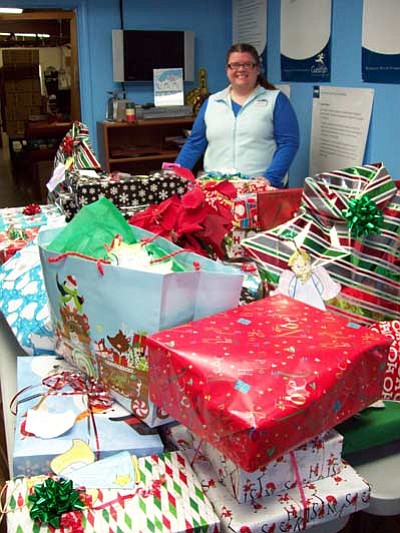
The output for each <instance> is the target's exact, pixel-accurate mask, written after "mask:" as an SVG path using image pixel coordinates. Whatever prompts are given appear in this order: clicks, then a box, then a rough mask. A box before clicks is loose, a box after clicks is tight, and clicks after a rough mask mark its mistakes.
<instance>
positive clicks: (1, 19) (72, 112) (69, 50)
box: [0, 8, 81, 207]
mask: <svg viewBox="0 0 400 533" xmlns="http://www.w3.org/2000/svg"><path fill="white" fill-rule="evenodd" d="M3 34H5V35H3ZM21 34H25V35H24V36H22V35H21ZM26 34H28V35H29V37H28V36H26ZM43 36H46V37H43ZM0 48H2V49H3V50H4V49H6V50H7V51H13V50H19V49H21V48H22V49H23V50H24V51H25V50H26V51H27V57H30V56H29V53H33V51H34V50H37V51H38V53H40V52H41V51H42V52H41V57H43V56H45V55H46V54H45V50H46V51H51V50H52V51H53V52H52V53H53V55H54V54H56V55H57V57H58V51H59V52H60V57H61V56H62V58H63V60H62V61H61V63H59V65H58V67H60V68H59V70H60V72H58V73H57V75H58V84H59V87H60V90H56V91H54V92H55V93H56V94H57V96H56V98H57V99H58V103H57V105H56V106H54V100H53V106H51V105H50V107H49V100H50V98H49V94H48V90H47V89H48V88H49V87H50V86H51V85H50V82H51V81H53V82H54V79H53V80H52V78H51V75H52V72H51V69H50V72H49V71H48V70H47V71H46V72H45V69H44V68H43V69H42V68H41V69H40V72H41V76H40V78H41V93H42V95H43V100H42V105H41V112H40V113H39V114H38V111H37V110H38V107H37V106H35V107H34V108H32V113H31V114H30V116H29V119H28V117H22V113H23V112H29V110H28V108H25V107H23V108H22V109H21V106H20V105H19V104H20V102H21V101H22V102H23V106H25V105H27V101H29V98H30V96H29V95H28V94H27V93H24V94H22V93H21V94H20V95H19V96H14V97H13V103H12V105H14V106H15V111H14V108H11V109H10V105H9V106H8V107H9V113H8V119H16V118H17V117H18V118H24V121H25V124H21V121H19V122H18V125H19V129H18V131H17V132H16V131H15V130H13V131H12V134H11V133H10V132H8V131H7V117H6V114H5V109H4V103H5V100H6V99H7V98H6V95H5V93H4V76H3V74H4V65H3V67H2V68H1V70H2V76H1V77H2V90H1V104H2V118H3V120H2V125H3V128H2V130H3V132H2V133H1V135H0V137H1V140H2V148H0V152H1V160H0V188H1V190H2V194H1V195H0V207H7V206H12V205H22V204H21V201H24V200H25V201H26V200H27V199H28V200H29V201H43V200H44V199H45V198H44V195H45V190H46V189H45V187H43V185H44V184H45V183H47V181H48V178H50V175H51V171H52V162H53V160H54V156H55V152H56V149H57V147H58V145H57V142H58V141H59V140H61V139H55V138H54V129H52V130H51V137H50V132H49V137H48V138H46V127H45V128H44V130H43V129H40V135H39V138H37V139H35V135H36V134H35V133H32V131H35V130H36V126H37V125H38V124H37V123H35V122H34V121H36V120H38V121H39V120H43V125H44V126H45V124H44V122H45V121H46V114H47V116H48V121H49V122H51V123H52V124H53V123H54V122H63V123H64V122H65V123H67V122H71V121H74V120H80V119H81V105H80V86H79V69H78V46H77V21H76V12H75V11H74V10H62V9H34V8H32V9H24V12H23V13H21V14H20V15H13V14H0ZM29 51H31V52H29ZM64 52H65V54H64ZM64 55H65V57H64ZM47 57H51V54H48V56H47ZM48 62H49V61H47V63H48ZM47 66H48V65H47ZM65 67H66V68H65ZM14 68H16V67H14ZM55 70H57V69H55ZM61 74H62V75H63V76H64V78H63V85H62V87H61V84H60V76H61ZM56 80H57V78H56ZM56 84H57V81H56ZM10 94H11V92H10ZM51 98H53V96H52V97H51ZM26 99H27V100H26ZM9 100H10V98H9ZM50 104H51V102H50ZM60 108H61V111H63V110H67V112H66V113H64V114H63V113H61V112H60ZM53 110H54V111H55V112H54V114H53ZM56 111H57V112H56ZM25 114H26V113H25ZM53 115H54V116H53ZM30 119H32V120H30ZM25 126H26V127H25ZM32 126H33V127H32ZM57 129H58V128H57ZM61 130H62V128H61ZM9 133H10V134H9ZM31 137H32V138H31ZM50 141H51V143H50ZM7 176H8V178H7Z"/></svg>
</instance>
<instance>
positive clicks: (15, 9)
mask: <svg viewBox="0 0 400 533" xmlns="http://www.w3.org/2000/svg"><path fill="white" fill-rule="evenodd" d="M22 12H23V9H21V8H19V7H0V13H8V14H10V15H11V14H13V15H20V14H21V13H22Z"/></svg>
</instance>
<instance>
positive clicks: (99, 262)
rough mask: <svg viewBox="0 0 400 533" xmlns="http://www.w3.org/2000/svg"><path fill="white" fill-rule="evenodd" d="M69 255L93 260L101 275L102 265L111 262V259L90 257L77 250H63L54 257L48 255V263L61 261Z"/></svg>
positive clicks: (102, 273) (102, 272)
mask: <svg viewBox="0 0 400 533" xmlns="http://www.w3.org/2000/svg"><path fill="white" fill-rule="evenodd" d="M69 256H73V257H79V258H80V259H87V260H88V261H94V262H95V263H96V265H97V270H98V271H99V273H100V274H101V275H102V276H104V268H103V265H110V264H111V261H108V260H107V259H98V258H96V257H90V256H89V255H84V254H81V253H79V252H64V253H63V254H60V255H57V256H56V257H49V258H48V259H47V261H48V263H58V262H59V261H62V260H63V259H66V258H67V257H69Z"/></svg>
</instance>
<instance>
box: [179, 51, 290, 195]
mask: <svg viewBox="0 0 400 533" xmlns="http://www.w3.org/2000/svg"><path fill="white" fill-rule="evenodd" d="M226 74H227V76H228V80H229V82H230V85H229V86H228V87H227V88H226V89H224V90H222V91H220V92H217V93H216V94H213V95H211V96H210V97H209V98H208V99H207V100H206V101H205V102H204V103H203V105H202V107H201V108H200V111H199V114H198V116H197V118H196V120H195V122H194V124H193V129H192V133H191V134H190V136H189V138H188V140H187V141H186V143H185V145H184V146H183V148H182V150H181V152H180V153H179V155H178V157H177V159H176V162H177V163H179V164H180V165H181V166H183V167H186V168H190V169H193V167H194V166H195V164H196V162H197V161H198V159H199V158H200V157H201V155H202V154H203V153H204V170H205V171H206V172H211V171H222V172H240V173H241V174H243V175H246V176H249V177H259V176H262V177H264V178H265V179H266V180H268V182H269V183H270V185H272V186H273V187H277V188H282V187H285V186H286V182H285V179H286V174H287V171H288V169H289V167H290V165H291V163H292V161H293V158H294V156H295V155H296V152H297V149H298V146H299V127H298V122H297V118H296V115H295V113H294V111H293V108H292V106H291V104H290V102H289V100H288V98H287V97H286V96H285V95H284V94H283V93H282V92H280V91H278V90H277V89H276V88H275V87H274V86H273V85H271V84H270V83H269V82H268V81H267V80H265V79H264V78H263V77H262V75H261V64H260V58H259V56H258V53H257V50H256V49H255V48H254V47H253V46H251V45H250V44H243V43H240V44H235V45H233V46H231V48H230V49H229V50H228V54H227V65H226Z"/></svg>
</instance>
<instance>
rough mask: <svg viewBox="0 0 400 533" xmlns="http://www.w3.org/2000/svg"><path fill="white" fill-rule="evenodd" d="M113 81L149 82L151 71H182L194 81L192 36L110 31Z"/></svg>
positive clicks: (191, 34)
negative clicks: (178, 69)
mask: <svg viewBox="0 0 400 533" xmlns="http://www.w3.org/2000/svg"><path fill="white" fill-rule="evenodd" d="M112 43H113V73H114V81H116V82H118V81H123V82H125V81H153V69H155V68H182V69H183V79H184V80H185V81H193V80H194V33H193V32H191V31H172V30H171V31H169V30H112Z"/></svg>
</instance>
